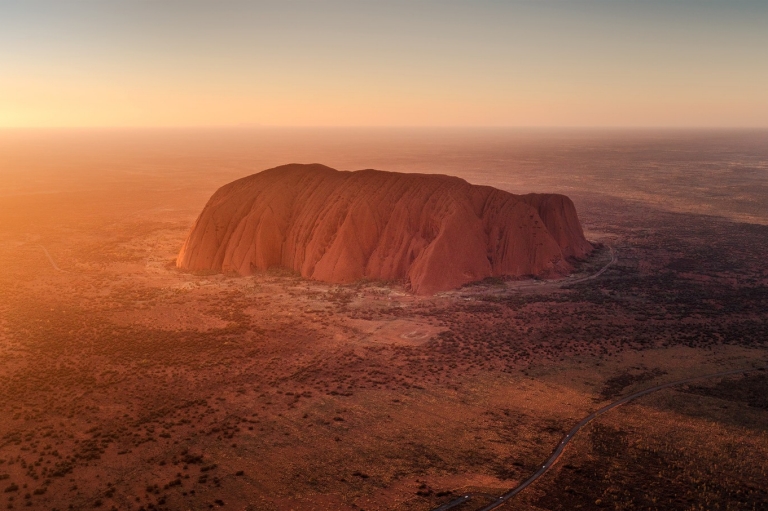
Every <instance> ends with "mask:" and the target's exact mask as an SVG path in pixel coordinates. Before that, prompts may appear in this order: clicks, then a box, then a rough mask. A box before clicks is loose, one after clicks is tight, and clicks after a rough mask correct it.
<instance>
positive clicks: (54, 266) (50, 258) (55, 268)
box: [38, 245, 69, 273]
mask: <svg viewBox="0 0 768 511" xmlns="http://www.w3.org/2000/svg"><path fill="white" fill-rule="evenodd" d="M38 246H39V247H40V248H42V249H43V252H45V255H46V257H48V261H49V262H50V263H51V266H53V269H54V270H56V271H60V272H61V273H69V272H68V271H66V270H62V269H61V268H59V265H57V264H56V261H54V260H53V257H51V254H50V252H48V249H47V248H45V246H43V245H38Z"/></svg>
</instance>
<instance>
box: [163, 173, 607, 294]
mask: <svg viewBox="0 0 768 511" xmlns="http://www.w3.org/2000/svg"><path fill="white" fill-rule="evenodd" d="M591 250H592V246H591V245H590V244H589V242H587V240H586V239H585V238H584V233H583V232H582V229H581V225H580V224H579V219H578V217H577V215H576V209H575V208H574V206H573V202H571V200H570V199H569V198H568V197H566V196H564V195H554V194H528V195H513V194H511V193H507V192H504V191H502V190H497V189H495V188H492V187H489V186H474V185H471V184H469V183H467V182H466V181H464V180H462V179H459V178H457V177H451V176H443V175H429V174H400V173H395V172H382V171H379V170H360V171H356V172H339V171H337V170H334V169H331V168H329V167H325V166H323V165H285V166H282V167H276V168H274V169H269V170H265V171H264V172H260V173H258V174H254V175H252V176H248V177H245V178H243V179H239V180H237V181H234V182H232V183H230V184H228V185H226V186H223V187H222V188H220V189H219V190H218V191H217V192H216V193H215V194H214V195H213V197H211V199H210V200H209V201H208V204H207V205H206V206H205V209H203V212H202V213H201V214H200V217H199V218H198V219H197V221H196V222H195V225H194V227H193V228H192V232H191V233H190V235H189V237H188V238H187V241H186V242H185V243H184V247H183V248H182V249H181V253H180V254H179V257H178V259H177V262H176V264H177V266H178V267H179V268H185V269H188V270H216V271H224V272H236V273H238V274H240V275H249V274H252V273H254V272H255V271H257V270H264V269H267V268H269V267H272V266H282V267H285V268H289V269H292V270H295V271H297V272H299V273H301V275H302V276H304V277H307V278H311V279H316V280H321V281H326V282H336V283H348V282H353V281H356V280H359V279H362V278H367V279H374V280H405V281H406V283H407V285H408V286H409V287H410V289H411V290H412V291H413V292H415V293H418V294H432V293H435V292H438V291H445V290H449V289H455V288H457V287H459V286H461V285H463V284H466V283H468V282H472V281H477V280H482V279H484V278H486V277H491V276H504V275H511V276H522V275H537V276H543V277H553V276H558V275H564V274H567V273H568V272H569V271H571V269H572V267H571V264H570V263H569V260H573V259H574V258H582V257H584V256H585V255H587V254H588V253H589V252H590V251H591Z"/></svg>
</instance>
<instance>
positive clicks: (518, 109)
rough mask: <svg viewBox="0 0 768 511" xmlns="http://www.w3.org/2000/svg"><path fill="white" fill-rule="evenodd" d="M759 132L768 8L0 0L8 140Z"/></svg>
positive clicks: (589, 0) (609, 0)
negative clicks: (229, 129)
mask: <svg viewBox="0 0 768 511" xmlns="http://www.w3.org/2000/svg"><path fill="white" fill-rule="evenodd" d="M240 124H262V125H367V126H370V125H395V126H400V125H411V126H412V125H428V126H443V125H450V126H457V125H458V126H464V125H469V126H475V125H482V126H499V125H502V126H763V127H765V126H768V0H756V1H740V0H722V1H718V2H715V1H708V0H668V1H665V2H664V1H656V0H642V1H641V0H637V1H622V0H604V1H603V0H584V1H579V0H568V1H547V0H531V1H513V0H504V1H501V0H500V1H490V0H465V1H451V0H442V1H436V0H435V1H430V0H408V1H399V0H382V1H372V0H355V1H323V0H306V1H305V0H281V1H263V2H262V1H250V2H246V1H226V0H225V1H221V0H210V1H196V0H178V1H175V0H132V1H128V0H123V1H121V0H97V1H85V0H83V1H67V0H49V1H37V0H18V1H7V0H0V126H4V127H16V126H218V125H240Z"/></svg>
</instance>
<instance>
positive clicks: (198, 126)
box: [0, 123, 768, 131]
mask: <svg viewBox="0 0 768 511" xmlns="http://www.w3.org/2000/svg"><path fill="white" fill-rule="evenodd" d="M208 129H448V130H452V129H488V130H489V129H508V130H621V131H628V130H669V131H680V130H687V131H695V130H701V131H712V130H723V131H747V130H752V131H761V130H768V124H765V125H655V124H647V125H645V124H644V125H620V124H604V125H514V124H509V125H501V124H498V125H496V124H468V125H459V124H456V125H446V124H258V123H239V124H195V125H183V124H182V125H178V124H167V125H139V124H136V125H74V126H2V125H0V130H2V131H13V130H19V131H22V130H23V131H56V130H83V131H87V130H114V131H119V130H208Z"/></svg>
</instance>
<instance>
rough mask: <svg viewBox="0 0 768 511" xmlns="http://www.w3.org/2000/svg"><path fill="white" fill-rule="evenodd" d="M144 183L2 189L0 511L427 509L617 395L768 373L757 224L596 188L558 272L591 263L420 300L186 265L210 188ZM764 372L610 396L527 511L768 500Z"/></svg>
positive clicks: (520, 466)
mask: <svg viewBox="0 0 768 511" xmlns="http://www.w3.org/2000/svg"><path fill="white" fill-rule="evenodd" d="M164 172H165V173H164ZM228 172H229V174H228V175H227V177H226V178H222V179H221V181H222V182H226V181H227V178H228V177H231V176H232V175H234V174H235V173H236V172H239V171H238V170H237V169H235V170H232V169H230V170H229V171H228ZM148 175H150V176H151V178H147V177H145V176H143V175H140V176H132V175H129V174H126V175H125V176H122V177H120V178H119V179H117V178H115V181H114V182H111V181H109V182H108V181H107V180H104V181H96V182H95V184H94V185H93V186H92V187H87V186H80V185H79V184H78V185H77V186H75V185H70V184H67V183H62V184H61V186H60V188H59V189H57V190H54V191H50V193H34V194H33V193H18V194H14V195H9V196H4V197H2V200H0V268H2V272H0V506H2V507H3V508H8V509H45V510H53V509H57V510H60V511H63V510H67V509H77V510H80V509H91V508H100V509H113V508H114V509H120V510H124V509H125V510H129V509H132V510H136V511H138V510H141V509H143V510H145V511H148V510H160V509H168V510H175V509H208V508H216V509H218V508H222V509H253V510H257V509H258V510H261V509H267V510H269V509H274V510H290V509H297V510H298V509H301V510H304V509H307V510H321V509H327V510H344V509H348V510H361V509H365V510H377V509H378V510H388V509H397V510H428V509H430V508H432V507H435V506H437V505H439V504H441V503H445V502H447V501H449V500H451V499H452V498H453V497H455V496H456V495H459V494H461V493H462V492H465V491H473V492H477V493H487V494H491V495H499V494H501V493H503V492H504V491H505V490H506V489H509V488H511V487H513V486H514V485H515V484H517V483H518V482H520V481H521V480H523V479H525V478H527V477H528V476H529V475H530V474H531V473H532V472H533V471H535V470H536V468H537V467H538V466H540V464H541V462H542V461H543V460H544V459H546V457H547V456H548V455H549V454H550V453H551V451H552V450H553V448H554V446H555V445H556V444H557V442H558V441H559V440H560V438H561V437H562V435H563V434H564V433H565V432H566V431H567V430H568V429H570V427H571V426H573V424H575V423H576V422H577V421H578V420H579V419H580V418H581V417H583V416H585V415H587V414H588V413H589V412H591V411H593V410H595V409H596V408H598V407H599V406H601V405H602V404H605V403H607V402H609V401H611V400H614V399H616V398H617V397H619V396H623V395H626V394H627V393H629V392H631V391H634V390H639V389H642V388H644V387H646V386H650V385H654V384H658V383H661V382H665V381H672V380H675V379H679V378H683V377H687V376H691V375H698V374H706V373H710V372H717V371H720V370H727V369H734V368H741V367H753V366H761V365H762V366H764V365H768V350H767V349H766V348H767V346H766V340H768V312H766V311H768V292H767V290H768V287H767V286H768V267H766V265H765V261H764V254H766V253H768V227H765V226H762V225H757V224H746V223H738V222H734V221H732V220H726V219H723V218H719V217H715V216H706V215H701V214H696V213H674V212H668V211H662V210H660V209H656V208H655V206H651V205H647V204H643V203H642V202H638V201H630V200H626V201H625V200H622V199H620V198H616V197H608V196H602V195H597V194H591V195H590V194H582V195H580V196H577V197H576V202H577V206H578V207H579V213H580V215H581V217H582V219H583V221H584V224H585V227H586V232H587V237H588V238H589V239H591V240H593V241H595V242H597V243H599V244H601V246H600V248H599V249H598V250H597V251H596V252H595V253H594V255H593V256H592V257H591V258H590V259H589V260H588V261H584V262H583V263H582V264H581V266H580V267H579V268H578V270H577V274H576V275H574V276H573V277H572V278H571V279H570V280H574V281H577V280H579V277H584V276H588V275H591V274H594V273H595V272H596V271H598V270H599V269H600V268H602V267H604V266H605V265H606V264H607V263H608V262H609V261H610V260H611V253H610V249H613V250H614V251H615V252H616V254H617V261H616V262H615V264H612V265H611V266H609V267H608V269H607V270H606V271H605V272H604V273H603V274H602V275H600V276H599V277H598V278H596V279H592V280H584V281H579V282H577V283H570V284H569V280H568V279H566V280H564V281H561V282H556V283H552V282H547V281H537V282H534V283H533V284H532V283H531V282H529V281H505V280H502V279H490V280H487V281H485V282H482V283H479V284H473V285H469V286H466V287H464V288H462V289H460V290H458V291H454V292H447V293H442V294H438V295H435V296H431V297H416V296H413V295H410V294H408V293H407V292H405V291H404V290H403V289H402V287H401V284H400V283H398V282H361V283H358V284H354V285H349V286H336V285H329V284H322V283H317V282H312V281H308V280H304V279H302V278H300V277H299V276H297V275H294V274H291V273H289V272H286V271H282V270H270V271H267V272H264V273H259V274H257V275H255V276H253V277H236V276H231V275H219V274H199V273H188V272H181V271H178V270H177V269H176V268H175V267H174V260H175V257H176V255H177V253H178V250H179V248H180V246H181V243H182V242H183V240H184V239H185V237H186V235H187V234H188V232H189V228H190V226H191V222H192V221H193V220H194V218H195V216H196V214H197V213H198V212H199V209H200V207H201V206H202V204H203V203H204V202H205V200H206V199H207V196H208V195H209V194H210V192H211V191H212V189H213V187H212V186H211V178H210V175H209V174H207V173H205V172H200V173H194V172H191V173H190V174H189V175H188V176H187V179H186V181H184V183H183V185H182V186H179V185H178V180H177V175H176V174H174V173H172V172H170V171H167V172H166V171H162V170H158V171H156V172H155V173H152V172H149V174H148ZM77 183H79V182H77ZM77 183H76V184H77ZM616 211H621V215H617V214H615V212H616ZM612 212H614V213H612ZM46 251H47V253H48V254H50V257H51V258H52V259H53V261H54V262H53V263H52V262H51V260H49V259H48V254H47V253H46ZM54 264H55V266H54ZM57 267H58V269H57ZM767 381H768V380H767V377H766V375H765V373H763V372H759V371H758V372H755V373H751V374H750V375H748V376H736V377H729V378H724V379H719V380H711V381H710V380H708V381H701V382H699V383H696V384H690V385H686V386H683V387H679V388H675V389H671V390H665V391H662V392H660V393H657V394H653V395H649V396H646V397H644V398H642V399H640V400H638V401H636V402H634V403H632V404H630V405H627V406H625V407H622V408H619V409H617V410H615V411H612V412H610V413H609V414H607V415H605V416H603V417H601V418H600V419H598V420H597V421H596V422H595V423H593V424H592V425H590V426H588V427H587V428H586V429H585V430H584V431H583V432H582V433H580V434H579V436H578V437H577V438H576V439H575V440H574V442H573V444H572V445H571V446H570V447H569V448H568V449H567V451H566V453H565V455H564V457H563V458H562V459H561V460H560V462H559V463H558V464H557V465H556V466H555V467H554V468H553V470H552V471H551V472H550V473H548V474H547V475H546V476H544V477H543V478H542V479H541V480H540V481H539V482H537V483H536V484H535V485H533V486H532V487H531V488H529V490H526V492H525V493H523V494H521V495H520V496H519V498H517V500H515V504H514V505H515V506H517V507H519V508H521V509H530V510H541V509H550V510H556V509H660V510H661V509H680V510H692V509H764V506H765V502H766V501H768V485H766V483H765V481H766V479H767V478H768V474H766V468H765V459H768V408H767V406H766V401H765V395H766V393H767V392H768V388H767V387H766V385H768V383H767ZM481 503H482V498H478V499H474V500H473V505H476V506H478V507H479V506H480V504H481ZM461 509H464V508H461ZM466 509H474V508H472V507H470V506H467V507H466Z"/></svg>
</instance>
